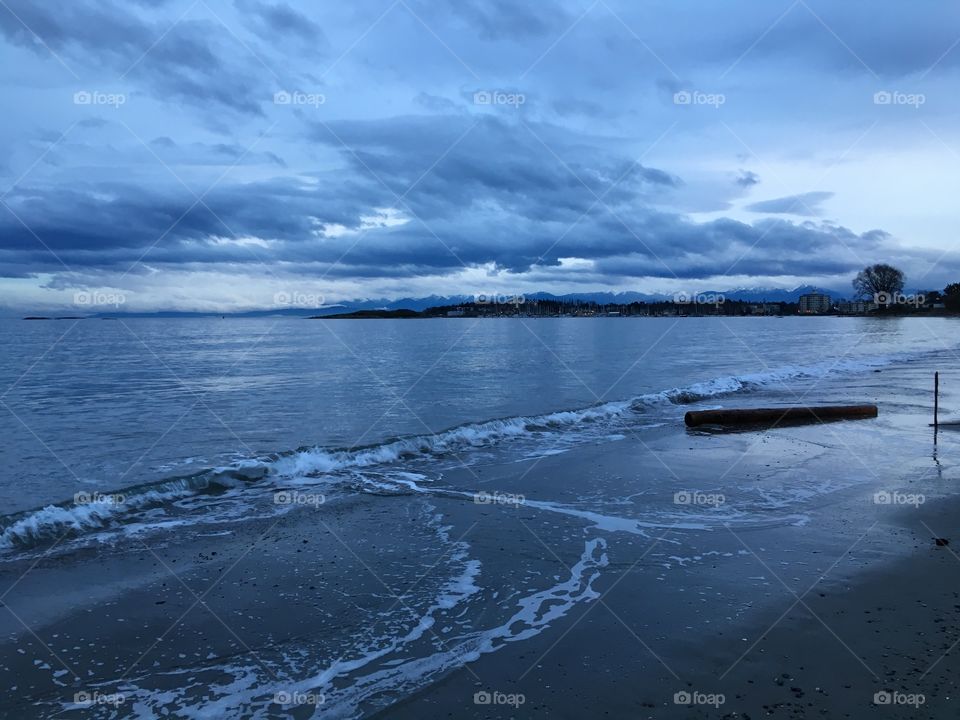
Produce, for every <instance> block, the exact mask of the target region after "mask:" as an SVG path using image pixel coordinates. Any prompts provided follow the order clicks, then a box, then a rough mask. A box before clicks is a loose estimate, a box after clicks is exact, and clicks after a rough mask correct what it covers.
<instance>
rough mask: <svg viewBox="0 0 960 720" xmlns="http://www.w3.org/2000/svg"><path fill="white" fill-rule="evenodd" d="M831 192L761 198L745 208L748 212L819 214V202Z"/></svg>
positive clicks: (831, 194) (824, 199)
mask: <svg viewBox="0 0 960 720" xmlns="http://www.w3.org/2000/svg"><path fill="white" fill-rule="evenodd" d="M833 195H834V194H833V193H832V192H808V193H801V194H800V195H790V196H788V197H782V198H774V199H773V200H761V201H760V202H755V203H752V204H750V205H747V207H746V208H745V209H746V210H749V211H750V212H755V213H768V214H771V215H803V216H811V217H812V216H817V217H819V215H820V205H821V203H823V202H825V201H827V200H829V199H830V198H832V197H833Z"/></svg>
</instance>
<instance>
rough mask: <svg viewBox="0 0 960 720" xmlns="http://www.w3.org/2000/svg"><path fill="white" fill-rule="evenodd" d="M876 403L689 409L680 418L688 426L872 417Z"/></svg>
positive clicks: (875, 409) (873, 416)
mask: <svg viewBox="0 0 960 720" xmlns="http://www.w3.org/2000/svg"><path fill="white" fill-rule="evenodd" d="M878 412H879V411H878V410H877V406H876V405H816V406H809V407H780V408H743V409H725V410H691V411H690V412H688V413H687V414H686V415H684V417H683V420H684V422H685V423H686V424H687V426H688V427H697V426H699V425H776V424H779V423H798V422H813V423H815V422H824V421H828V420H859V419H862V418H875V417H877V414H878Z"/></svg>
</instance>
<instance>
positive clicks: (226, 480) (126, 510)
mask: <svg viewBox="0 0 960 720" xmlns="http://www.w3.org/2000/svg"><path fill="white" fill-rule="evenodd" d="M921 354H922V353H921ZM910 357H911V355H910V354H898V355H896V356H879V357H872V358H858V359H847V360H840V361H824V362H820V363H815V364H811V365H792V366H787V367H782V368H777V369H771V370H766V371H764V372H760V373H752V374H743V375H731V376H726V377H718V378H714V379H712V380H708V381H705V382H701V383H695V384H692V385H688V386H686V387H679V388H672V389H669V390H663V391H661V392H657V393H648V394H644V395H640V396H637V397H634V398H631V399H629V400H621V401H614V402H603V403H597V404H595V405H592V406H589V407H586V408H580V409H573V410H565V411H558V412H552V413H547V414H544V415H536V416H529V417H527V416H519V417H510V418H500V419H495V420H488V421H485V422H480V423H468V424H465V425H460V426H458V427H454V428H451V429H449V430H446V431H443V432H440V433H436V434H429V435H426V434H425V435H415V436H410V437H401V438H393V439H390V440H387V441H385V442H382V443H379V444H375V445H370V446H366V447H358V448H343V449H329V448H320V447H314V448H301V449H299V450H297V451H294V452H288V453H283V454H276V455H273V456H269V457H261V458H254V459H250V460H246V461H243V462H242V463H237V464H235V465H233V466H231V467H227V468H214V469H209V470H205V471H203V472H200V473H197V474H194V475H191V476H188V477H182V478H174V479H169V480H164V481H161V482H158V483H154V484H150V485H140V486H134V487H131V488H125V489H123V490H121V491H117V492H116V493H115V494H114V495H100V494H97V496H96V497H95V498H94V499H93V501H86V502H79V501H77V500H74V501H68V502H63V503H58V504H55V505H47V506H46V507H43V508H39V509H34V510H29V511H26V512H23V513H17V514H14V515H8V516H6V517H0V550H15V549H24V548H29V547H32V546H34V545H38V544H41V543H45V542H51V541H54V540H56V539H57V538H61V537H65V536H68V535H71V534H82V533H85V532H90V531H97V530H101V529H104V528H108V527H110V526H112V525H114V524H116V523H120V522H123V520H124V518H125V517H128V516H132V515H136V513H138V512H141V511H144V510H146V509H148V508H155V507H158V506H162V505H165V504H169V503H173V502H176V501H178V500H182V499H184V498H188V497H191V496H194V495H198V494H216V493H223V492H227V491H230V490H232V489H237V488H242V487H244V486H247V485H250V484H258V485H259V484H263V483H264V482H267V483H270V482H271V481H272V482H273V483H274V484H276V485H278V486H282V485H283V483H284V481H286V480H290V479H294V478H297V477H304V476H318V475H323V474H326V473H336V472H338V471H343V470H351V469H363V468H372V467H376V466H384V465H391V464H394V463H398V462H401V461H404V460H407V459H411V458H428V457H431V456H443V455H450V454H453V455H456V454H457V453H460V452H468V451H470V450H471V449H475V448H482V447H489V446H493V445H496V444H498V443H501V442H504V441H509V440H511V439H515V438H522V437H526V438H531V439H535V438H538V437H541V438H542V437H548V436H549V435H550V434H556V433H563V432H565V431H569V430H571V429H576V428H579V427H586V426H588V425H590V424H597V423H604V422H609V421H614V420H618V419H626V418H630V417H636V416H637V414H638V413H648V412H650V411H651V410H656V408H658V407H660V408H667V409H668V410H667V411H668V412H669V408H670V407H671V406H676V405H684V404H690V403H695V402H702V401H705V400H710V399H713V398H720V397H724V396H729V395H733V394H735V393H741V392H750V391H755V390H759V389H761V388H764V387H769V386H776V385H781V384H782V385H785V386H786V384H787V383H788V382H792V381H797V380H803V379H820V378H825V377H828V376H831V375H841V374H849V373H858V372H868V371H870V370H872V369H876V368H880V367H884V366H888V365H890V364H892V363H894V362H898V361H900V362H902V361H904V360H907V359H910ZM119 493H122V496H121V497H122V500H121V501H118V500H117V498H118V495H119Z"/></svg>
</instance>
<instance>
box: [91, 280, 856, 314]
mask: <svg viewBox="0 0 960 720" xmlns="http://www.w3.org/2000/svg"><path fill="white" fill-rule="evenodd" d="M812 292H821V293H826V294H827V295H830V296H831V297H833V298H847V297H849V296H850V295H851V293H850V292H849V291H840V290H830V289H826V288H818V287H814V286H813V285H801V286H800V287H797V288H794V289H793V290H784V289H781V288H737V289H735V290H704V291H700V292H698V293H697V295H723V296H724V297H725V298H726V299H728V300H741V301H744V302H771V303H774V302H797V300H798V299H799V297H800V296H801V295H806V294H807V293H812ZM477 297H478V296H477V295H429V296H427V297H419V298H400V299H399V300H388V299H386V298H379V299H372V300H371V299H363V300H351V301H344V302H340V303H337V304H334V305H327V306H324V307H317V308H307V307H296V308H273V309H269V310H247V311H244V312H235V313H217V312H188V311H172V310H171V311H158V312H123V311H119V312H111V313H107V312H104V313H97V314H95V315H93V317H218V316H220V315H229V316H230V317H307V316H310V315H333V314H337V313H346V312H356V311H358V310H418V311H419V310H426V309H427V308H430V307H437V306H439V305H459V304H460V303H466V302H473V301H475V300H476V299H477ZM524 297H525V298H526V299H528V300H557V301H566V302H572V301H577V300H579V301H581V302H595V303H598V304H600V305H606V304H618V305H628V304H630V303H633V302H647V303H650V302H663V301H670V300H673V299H674V297H675V295H673V294H667V293H653V294H647V293H639V292H620V293H613V292H585V293H567V294H565V295H553V294H552V293H547V292H535V293H529V294H525V295H524Z"/></svg>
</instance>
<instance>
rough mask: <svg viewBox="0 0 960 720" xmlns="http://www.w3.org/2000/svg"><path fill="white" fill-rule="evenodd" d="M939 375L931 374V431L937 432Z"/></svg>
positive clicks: (936, 373) (938, 422)
mask: <svg viewBox="0 0 960 720" xmlns="http://www.w3.org/2000/svg"><path fill="white" fill-rule="evenodd" d="M939 415H940V373H939V372H935V373H934V374H933V430H934V432H936V431H937V428H938V427H939V424H940V419H939Z"/></svg>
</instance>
